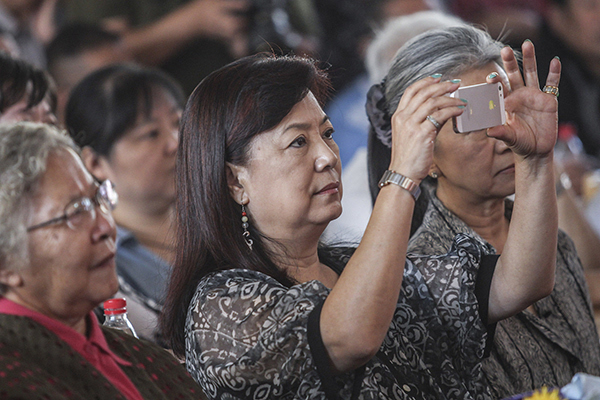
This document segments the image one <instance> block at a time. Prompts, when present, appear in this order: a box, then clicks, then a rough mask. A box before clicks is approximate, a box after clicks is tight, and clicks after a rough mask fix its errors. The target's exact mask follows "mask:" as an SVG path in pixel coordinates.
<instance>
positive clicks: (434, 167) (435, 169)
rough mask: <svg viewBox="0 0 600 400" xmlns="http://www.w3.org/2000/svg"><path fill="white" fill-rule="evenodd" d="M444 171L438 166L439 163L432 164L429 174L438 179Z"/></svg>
mask: <svg viewBox="0 0 600 400" xmlns="http://www.w3.org/2000/svg"><path fill="white" fill-rule="evenodd" d="M441 174H442V173H441V172H440V169H439V168H438V167H437V165H435V164H431V167H429V174H428V175H429V176H430V177H432V178H433V179H437V178H439V177H440V175H441Z"/></svg>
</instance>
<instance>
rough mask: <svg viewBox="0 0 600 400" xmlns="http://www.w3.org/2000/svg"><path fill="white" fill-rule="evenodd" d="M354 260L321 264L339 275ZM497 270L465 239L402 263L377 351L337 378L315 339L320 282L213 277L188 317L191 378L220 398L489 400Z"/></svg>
mask: <svg viewBox="0 0 600 400" xmlns="http://www.w3.org/2000/svg"><path fill="white" fill-rule="evenodd" d="M351 252H352V250H350V249H341V248H337V249H332V250H330V253H329V254H328V256H327V259H326V260H325V259H324V258H323V257H322V256H321V255H320V257H321V261H323V262H325V263H326V264H327V265H328V266H329V267H331V268H332V269H333V270H334V271H336V272H337V273H341V271H342V269H343V266H344V265H345V264H346V262H347V261H348V259H349V257H350V253H351ZM495 262H496V257H495V256H491V257H490V256H485V255H483V252H482V250H481V244H480V243H478V242H477V241H476V240H473V239H472V238H470V237H469V236H467V235H460V236H458V237H457V238H456V240H455V242H454V245H453V247H452V249H451V250H450V252H449V253H448V254H445V255H442V256H426V257H422V256H411V257H409V258H407V260H406V266H405V272H404V279H403V282H402V290H401V294H400V296H399V299H398V303H397V307H396V311H395V315H394V317H393V319H392V322H391V324H390V327H389V331H388V334H387V336H386V338H385V339H384V342H383V344H382V346H381V348H380V351H379V352H378V354H377V355H376V356H375V357H374V358H373V359H371V360H370V361H369V362H368V363H367V364H366V365H365V366H363V367H361V368H358V369H357V370H355V371H352V372H349V373H344V374H341V375H334V374H333V373H332V371H331V369H330V365H329V364H330V361H329V359H328V357H327V353H326V350H325V346H324V344H323V341H322V339H321V335H320V327H319V320H320V310H321V307H322V305H323V302H324V301H325V299H326V298H327V296H328V294H329V289H328V288H326V287H325V286H324V285H323V284H322V283H320V282H319V281H309V282H305V283H302V284H298V285H295V286H292V287H285V286H283V285H281V284H280V283H278V282H277V281H275V280H274V279H273V278H271V277H269V276H267V275H264V274H262V273H259V272H256V271H250V270H242V269H231V270H225V271H221V272H217V273H213V274H210V275H208V276H206V277H205V278H204V279H203V280H202V281H201V282H200V283H199V285H198V287H197V290H196V294H195V296H194V297H193V299H192V301H191V303H190V307H189V310H188V318H187V322H186V365H187V368H188V371H189V372H190V374H191V375H192V377H193V378H194V379H196V381H197V382H199V383H200V385H201V386H202V387H203V389H204V391H205V393H206V394H207V395H208V396H209V397H210V398H217V399H248V398H252V399H267V398H268V399H309V398H310V399H337V398H343V399H351V398H360V399H457V398H461V399H489V398H490V397H489V394H488V393H487V389H486V385H485V384H484V382H483V381H482V372H481V365H480V361H481V359H482V358H483V356H484V350H485V347H486V337H487V330H486V329H487V326H486V324H485V323H484V322H483V319H482V316H483V315H484V314H485V313H487V300H486V299H487V295H488V292H489V284H490V282H491V276H492V274H493V269H494V266H495ZM478 272H479V273H478ZM480 305H481V307H480ZM480 308H481V309H482V310H481V312H480ZM480 313H481V315H480Z"/></svg>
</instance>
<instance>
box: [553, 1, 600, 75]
mask: <svg viewBox="0 0 600 400" xmlns="http://www.w3.org/2000/svg"><path fill="white" fill-rule="evenodd" d="M548 22H549V24H550V26H551V27H552V29H553V30H554V31H555V33H557V34H558V35H559V37H560V38H561V39H563V40H564V41H565V42H566V44H567V45H569V48H570V49H572V50H573V51H574V52H575V53H577V54H578V55H579V56H580V57H582V58H584V59H588V60H593V61H594V62H596V63H598V62H600V0H567V1H566V4H565V5H564V6H558V5H555V4H553V3H552V2H550V6H549V10H548Z"/></svg>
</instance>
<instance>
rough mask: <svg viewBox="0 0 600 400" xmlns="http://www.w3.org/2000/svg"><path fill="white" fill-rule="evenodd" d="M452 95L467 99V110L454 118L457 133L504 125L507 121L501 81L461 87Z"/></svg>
mask: <svg viewBox="0 0 600 400" xmlns="http://www.w3.org/2000/svg"><path fill="white" fill-rule="evenodd" d="M450 96H451V97H457V98H461V99H465V100H467V104H466V107H465V111H464V112H463V113H462V114H461V115H459V116H458V117H455V118H453V119H452V123H453V128H454V131H455V132H457V133H464V132H472V131H479V130H481V129H487V128H491V127H493V126H498V125H504V122H505V121H506V115H505V113H504V90H503V87H502V84H501V83H500V82H498V83H480V84H478V85H471V86H464V87H460V88H458V90H457V91H455V92H453V93H452V94H450Z"/></svg>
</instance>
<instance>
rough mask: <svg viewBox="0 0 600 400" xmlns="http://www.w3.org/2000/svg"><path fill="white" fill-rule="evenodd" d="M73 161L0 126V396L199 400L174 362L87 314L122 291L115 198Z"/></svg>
mask: <svg viewBox="0 0 600 400" xmlns="http://www.w3.org/2000/svg"><path fill="white" fill-rule="evenodd" d="M78 152H79V150H78V148H77V146H76V145H75V144H74V143H73V141H72V140H71V139H70V138H69V136H68V135H67V134H66V133H65V132H62V131H59V130H58V129H56V128H54V127H52V126H50V125H47V124H37V123H31V122H21V123H17V124H12V125H6V124H4V125H1V126H0V199H1V202H0V225H1V226H2V232H1V233H0V396H1V397H2V399H6V400H17V399H31V398H49V399H54V400H63V399H64V400H66V399H71V400H84V399H86V400H87V399H107V398H110V399H127V400H141V399H147V400H160V399H165V400H166V399H175V398H177V399H200V398H202V396H203V395H202V392H201V390H200V388H199V387H198V386H197V385H196V383H195V382H194V381H193V380H192V379H191V378H190V377H189V375H187V373H186V371H185V369H184V368H183V367H182V366H181V365H180V363H179V362H178V360H176V359H175V358H173V357H172V356H171V355H170V354H168V352H166V351H165V350H164V349H162V348H160V347H158V346H155V345H153V344H151V343H148V342H145V341H140V340H138V339H136V338H134V337H132V336H129V335H127V334H125V333H123V332H121V331H118V330H113V329H109V328H106V327H101V326H100V325H99V323H98V321H97V319H96V317H95V315H94V313H93V312H92V310H93V309H94V308H95V307H96V306H98V304H100V303H101V302H102V301H104V300H106V299H108V298H110V297H112V296H113V295H114V293H115V292H116V291H117V289H118V287H119V282H118V280H117V275H116V273H115V251H116V246H115V236H116V229H115V223H114V220H113V218H112V216H111V209H112V208H113V207H114V205H115V201H116V198H115V193H114V191H113V188H112V185H111V183H110V182H109V181H103V182H98V181H97V180H96V179H94V177H92V176H91V175H90V173H89V172H88V171H87V170H86V168H85V167H84V165H83V163H82V160H81V158H80V157H79V154H78ZM24 160H25V162H24Z"/></svg>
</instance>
